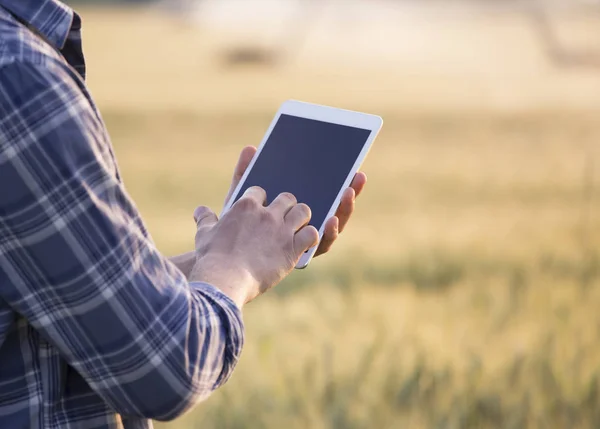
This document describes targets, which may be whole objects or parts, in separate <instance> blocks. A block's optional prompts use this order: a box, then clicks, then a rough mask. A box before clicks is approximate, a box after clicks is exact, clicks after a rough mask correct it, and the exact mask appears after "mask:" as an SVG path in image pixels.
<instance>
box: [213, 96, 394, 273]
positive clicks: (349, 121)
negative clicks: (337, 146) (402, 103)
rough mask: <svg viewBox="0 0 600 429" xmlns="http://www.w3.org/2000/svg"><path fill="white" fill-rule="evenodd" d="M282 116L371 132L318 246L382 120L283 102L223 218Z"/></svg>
mask: <svg viewBox="0 0 600 429" xmlns="http://www.w3.org/2000/svg"><path fill="white" fill-rule="evenodd" d="M282 114H285V115H290V116H297V117H300V118H306V119H314V120H317V121H323V122H329V123H332V124H339V125H347V126H350V127H355V128H361V129H364V130H369V131H371V134H370V135H369V138H368V139H367V141H366V143H365V145H364V147H363V149H362V150H361V152H360V154H359V155H358V157H357V159H356V161H355V163H354V165H353V166H352V169H351V170H350V173H349V174H348V177H346V180H345V181H344V184H343V186H342V187H341V188H340V191H339V192H338V195H337V197H336V198H335V200H334V202H333V204H332V206H331V208H330V209H329V212H328V213H327V216H326V217H325V221H324V222H323V225H321V226H320V228H319V243H320V242H321V240H322V239H323V232H324V229H325V225H326V224H327V221H328V220H329V219H330V218H331V217H333V216H334V215H335V212H336V211H337V209H338V207H339V205H340V200H341V199H342V195H343V193H344V190H345V189H346V188H347V187H349V186H350V184H351V183H352V179H353V178H354V176H355V175H356V173H357V172H358V169H359V168H360V166H361V164H362V163H363V161H364V160H365V158H366V157H367V154H368V153H369V150H370V149H371V146H372V144H373V141H374V140H375V138H376V137H377V135H378V133H379V130H380V129H381V127H382V125H383V119H382V118H381V117H379V116H376V115H371V114H367V113H360V112H354V111H350V110H343V109H338V108H334V107H328V106H322V105H318V104H312V103H306V102H302V101H296V100H288V101H286V102H285V103H283V104H282V105H281V107H280V108H279V110H278V111H277V113H276V114H275V117H274V118H273V120H272V121H271V124H270V125H269V128H268V129H267V132H266V133H265V136H264V137H263V139H262V141H261V143H260V145H259V146H258V150H257V152H256V155H255V156H254V158H253V159H252V161H251V162H250V164H249V165H248V168H247V169H246V172H245V173H244V175H243V176H242V178H241V180H240V183H239V184H238V185H237V187H236V189H235V190H234V192H233V193H232V194H231V198H230V199H229V201H227V203H226V204H225V206H224V208H223V211H222V212H221V216H223V215H224V214H225V213H226V212H227V211H228V210H229V209H230V208H231V206H232V205H233V203H234V201H235V197H236V196H237V194H238V193H239V192H240V189H241V188H242V187H243V186H244V183H245V181H246V179H247V177H248V175H249V174H250V171H251V170H252V168H253V167H254V164H255V162H256V160H257V159H258V157H259V156H260V153H261V151H262V149H263V147H264V146H265V144H266V142H267V141H268V139H269V137H270V135H271V132H272V131H273V128H275V125H276V124H277V121H278V120H279V117H280V116H281V115H282ZM317 248H318V245H317V246H315V247H312V248H311V249H309V250H308V251H307V252H306V253H305V254H304V255H302V257H301V258H300V261H299V262H298V264H297V265H296V268H297V269H302V268H306V267H307V266H308V264H309V263H310V261H311V260H312V258H313V256H314V254H315V252H316V251H317Z"/></svg>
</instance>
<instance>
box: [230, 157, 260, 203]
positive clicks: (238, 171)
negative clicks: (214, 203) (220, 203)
mask: <svg viewBox="0 0 600 429" xmlns="http://www.w3.org/2000/svg"><path fill="white" fill-rule="evenodd" d="M255 154H256V148H255V147H254V146H246V147H245V148H244V149H243V150H242V152H241V153H240V157H239V159H238V162H237V165H236V166H235V170H234V171H233V177H232V179H231V186H230V187H229V192H228V193H227V197H226V198H225V203H227V201H229V200H230V199H231V197H232V196H233V192H234V191H235V188H237V186H238V185H239V183H240V180H242V176H243V175H244V173H245V172H246V169H247V168H248V166H249V165H250V162H252V158H254V155H255Z"/></svg>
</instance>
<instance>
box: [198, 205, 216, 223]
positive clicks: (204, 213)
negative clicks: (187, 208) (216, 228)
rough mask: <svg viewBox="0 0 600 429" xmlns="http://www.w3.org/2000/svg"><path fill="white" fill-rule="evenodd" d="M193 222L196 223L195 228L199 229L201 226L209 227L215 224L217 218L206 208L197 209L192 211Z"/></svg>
mask: <svg viewBox="0 0 600 429" xmlns="http://www.w3.org/2000/svg"><path fill="white" fill-rule="evenodd" d="M194 220H195V221H196V226H197V227H198V228H199V227H201V226H210V225H214V224H215V223H217V221H218V220H219V218H218V217H217V215H216V214H215V212H213V211H212V210H211V209H209V208H208V207H206V206H200V207H197V208H196V210H194Z"/></svg>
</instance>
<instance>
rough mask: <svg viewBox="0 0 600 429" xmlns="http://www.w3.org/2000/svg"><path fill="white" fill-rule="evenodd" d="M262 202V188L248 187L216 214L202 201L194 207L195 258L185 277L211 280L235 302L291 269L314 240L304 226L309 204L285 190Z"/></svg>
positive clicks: (241, 302) (254, 294)
mask: <svg viewBox="0 0 600 429" xmlns="http://www.w3.org/2000/svg"><path fill="white" fill-rule="evenodd" d="M265 202H266V193H265V191H264V190H263V189H261V188H258V187H252V188H249V189H248V190H247V191H246V192H245V194H244V195H243V196H242V198H240V199H239V200H238V201H237V202H236V203H235V204H234V205H233V206H232V207H231V209H230V210H229V211H228V212H227V213H226V214H225V215H224V216H223V218H222V219H220V220H218V219H217V216H216V215H215V213H214V212H212V211H211V210H210V209H208V208H206V207H198V208H197V209H196V212H195V213H194V217H195V219H196V222H197V225H198V231H197V233H196V252H197V260H196V264H195V265H194V268H193V269H192V272H191V274H190V281H203V282H206V283H210V284H212V285H213V286H215V287H217V288H218V289H220V290H222V291H223V292H224V293H225V294H227V295H228V296H229V297H230V298H232V299H233V301H234V302H235V303H236V304H237V305H238V306H239V307H240V308H241V307H242V306H243V305H244V304H246V303H248V302H250V301H252V300H253V299H254V298H256V297H257V296H259V295H261V294H262V293H264V292H266V291H267V290H269V289H270V288H272V287H273V286H275V285H276V284H278V283H279V282H280V281H281V280H283V278H284V277H286V276H287V275H288V274H289V273H290V272H291V271H292V270H293V269H294V267H295V265H296V264H297V263H298V260H299V259H300V257H301V256H302V254H303V253H304V252H305V251H306V250H308V249H310V248H311V247H313V246H315V245H316V244H317V243H318V240H319V233H318V231H317V230H316V228H314V227H313V226H307V224H308V222H309V220H310V217H311V213H310V209H309V208H308V206H307V205H306V204H298V202H297V201H296V198H295V197H294V196H293V195H291V194H288V193H283V194H281V195H279V196H278V197H277V198H275V200H273V202H272V203H271V204H270V205H269V206H268V207H265V206H264V204H265Z"/></svg>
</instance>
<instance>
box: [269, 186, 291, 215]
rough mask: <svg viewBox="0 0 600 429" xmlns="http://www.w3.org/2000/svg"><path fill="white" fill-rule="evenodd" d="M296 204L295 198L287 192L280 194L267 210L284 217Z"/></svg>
mask: <svg viewBox="0 0 600 429" xmlns="http://www.w3.org/2000/svg"><path fill="white" fill-rule="evenodd" d="M296 204H298V200H296V197H294V196H293V195H292V194H290V193H289V192H282V193H281V194H279V195H277V198H275V199H274V200H273V202H272V203H271V204H270V205H269V209H270V210H271V211H273V212H275V213H277V214H278V215H280V216H282V217H284V216H285V215H286V214H287V213H288V212H289V211H290V210H291V209H292V207H294V206H295V205H296Z"/></svg>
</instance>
